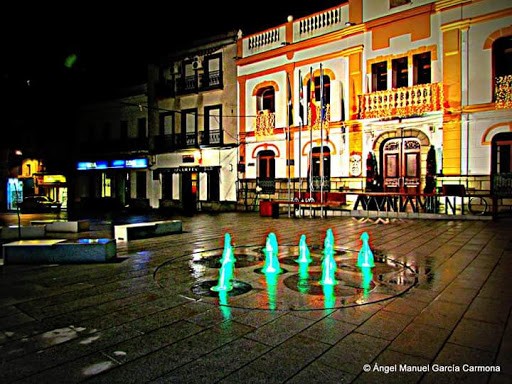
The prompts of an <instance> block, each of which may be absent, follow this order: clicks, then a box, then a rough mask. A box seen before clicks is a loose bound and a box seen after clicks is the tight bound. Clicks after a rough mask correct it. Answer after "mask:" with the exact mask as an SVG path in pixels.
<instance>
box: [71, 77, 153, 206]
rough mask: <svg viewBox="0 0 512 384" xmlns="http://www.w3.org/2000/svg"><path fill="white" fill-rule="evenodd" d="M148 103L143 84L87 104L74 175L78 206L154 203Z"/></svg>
mask: <svg viewBox="0 0 512 384" xmlns="http://www.w3.org/2000/svg"><path fill="white" fill-rule="evenodd" d="M146 105H147V91H146V85H141V86H137V87H132V88H127V89H124V90H122V91H121V92H120V95H119V96H118V97H113V98H109V99H106V100H101V101H96V102H92V103H88V104H85V105H83V106H81V108H80V111H79V116H78V119H77V121H78V127H77V129H76V132H77V143H78V146H77V153H76V161H75V170H76V172H75V174H74V177H73V179H74V183H73V184H74V188H75V189H74V193H73V196H74V201H73V203H74V204H75V205H76V206H77V208H84V209H98V210H119V209H122V208H124V207H126V206H133V207H139V206H147V207H149V201H148V190H149V188H150V181H149V180H148V179H149V177H148V175H149V168H150V159H151V157H150V152H149V138H148V122H147V120H148V118H147V116H148V114H147V108H146V107H145V106H146ZM70 203H71V202H70Z"/></svg>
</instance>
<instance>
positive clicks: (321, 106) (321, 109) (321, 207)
mask: <svg viewBox="0 0 512 384" xmlns="http://www.w3.org/2000/svg"><path fill="white" fill-rule="evenodd" d="M323 108H324V72H323V69H322V63H320V217H324V127H323V123H324V116H323V112H324V109H323Z"/></svg>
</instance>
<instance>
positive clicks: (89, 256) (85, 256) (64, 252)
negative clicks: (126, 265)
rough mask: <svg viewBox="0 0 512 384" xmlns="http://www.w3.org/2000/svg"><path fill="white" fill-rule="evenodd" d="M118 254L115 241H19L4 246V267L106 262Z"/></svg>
mask: <svg viewBox="0 0 512 384" xmlns="http://www.w3.org/2000/svg"><path fill="white" fill-rule="evenodd" d="M116 253H117V246H116V241H115V240H113V239H77V240H66V239H39V240H19V241H14V242H11V243H6V244H3V245H2V254H3V258H4V265H9V264H59V263H62V264H69V263H91V262H104V261H108V260H110V259H112V258H114V257H115V256H116Z"/></svg>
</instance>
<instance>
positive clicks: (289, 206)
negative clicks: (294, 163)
mask: <svg viewBox="0 0 512 384" xmlns="http://www.w3.org/2000/svg"><path fill="white" fill-rule="evenodd" d="M286 81H287V85H288V86H287V89H288V118H287V121H286V125H287V130H288V132H287V134H286V153H287V155H286V163H287V167H288V201H291V180H290V177H291V175H290V158H291V156H290V125H291V124H292V119H293V115H292V113H293V109H292V104H291V103H292V87H291V83H290V74H289V73H286ZM288 217H291V205H290V204H288Z"/></svg>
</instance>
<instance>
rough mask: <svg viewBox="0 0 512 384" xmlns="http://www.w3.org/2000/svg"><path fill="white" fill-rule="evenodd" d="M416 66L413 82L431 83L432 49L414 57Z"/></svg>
mask: <svg viewBox="0 0 512 384" xmlns="http://www.w3.org/2000/svg"><path fill="white" fill-rule="evenodd" d="M412 60H413V66H414V75H413V80H412V81H413V84H414V85H416V84H430V83H431V78H432V76H431V72H432V71H431V64H430V51H429V52H423V53H420V54H418V55H414V56H413V57H412Z"/></svg>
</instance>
